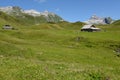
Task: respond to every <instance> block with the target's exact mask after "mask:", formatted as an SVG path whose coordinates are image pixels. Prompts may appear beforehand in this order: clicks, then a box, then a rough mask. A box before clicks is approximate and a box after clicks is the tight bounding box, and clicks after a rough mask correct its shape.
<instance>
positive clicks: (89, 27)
mask: <svg viewBox="0 0 120 80" xmlns="http://www.w3.org/2000/svg"><path fill="white" fill-rule="evenodd" d="M100 30H101V29H100V28H96V26H95V25H84V26H83V27H82V28H81V31H87V32H94V31H100Z"/></svg>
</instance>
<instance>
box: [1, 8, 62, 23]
mask: <svg viewBox="0 0 120 80" xmlns="http://www.w3.org/2000/svg"><path fill="white" fill-rule="evenodd" d="M0 11H2V12H5V13H6V14H8V15H10V16H14V17H19V18H25V17H27V15H29V17H31V18H33V17H34V18H35V17H36V18H37V19H39V20H40V17H41V19H42V20H41V22H42V21H46V22H59V21H63V19H62V18H61V17H59V16H58V15H56V14H55V13H52V12H49V11H47V10H45V11H44V12H39V11H37V10H34V9H30V10H23V9H21V8H20V7H18V6H7V7H0ZM38 22H39V21H38Z"/></svg>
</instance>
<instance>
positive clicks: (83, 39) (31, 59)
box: [0, 14, 120, 80]
mask: <svg viewBox="0 0 120 80" xmlns="http://www.w3.org/2000/svg"><path fill="white" fill-rule="evenodd" d="M2 15H4V16H6V17H8V18H7V19H5V18H3V17H0V26H1V27H2V25H4V24H11V25H13V26H16V28H18V30H2V29H0V80H119V79H120V76H119V75H120V52H119V49H120V29H119V25H118V26H117V27H116V28H115V29H113V28H112V27H113V26H111V25H114V24H111V25H106V26H103V25H102V26H99V27H101V28H102V29H103V31H101V32H93V33H89V32H80V27H82V25H83V23H81V22H76V23H68V22H60V23H41V24H39V25H31V26H30V25H29V26H26V24H22V23H24V22H22V21H20V22H19V21H17V20H16V18H13V17H9V16H7V15H5V14H2ZM0 16H1V15H0ZM17 25H18V26H17ZM109 26H110V27H109ZM104 30H106V31H104Z"/></svg>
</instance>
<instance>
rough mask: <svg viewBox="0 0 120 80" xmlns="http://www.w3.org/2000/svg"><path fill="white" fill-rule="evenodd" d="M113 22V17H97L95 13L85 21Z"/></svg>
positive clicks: (97, 22)
mask: <svg viewBox="0 0 120 80" xmlns="http://www.w3.org/2000/svg"><path fill="white" fill-rule="evenodd" d="M112 22H113V19H112V18H110V17H105V18H102V17H98V16H96V15H93V16H92V17H91V18H90V19H89V20H87V21H85V23H87V24H111V23H112Z"/></svg>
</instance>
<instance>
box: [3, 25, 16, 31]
mask: <svg viewBox="0 0 120 80" xmlns="http://www.w3.org/2000/svg"><path fill="white" fill-rule="evenodd" d="M2 29H5V30H14V28H13V27H12V26H10V25H4V26H3V27H2Z"/></svg>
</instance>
